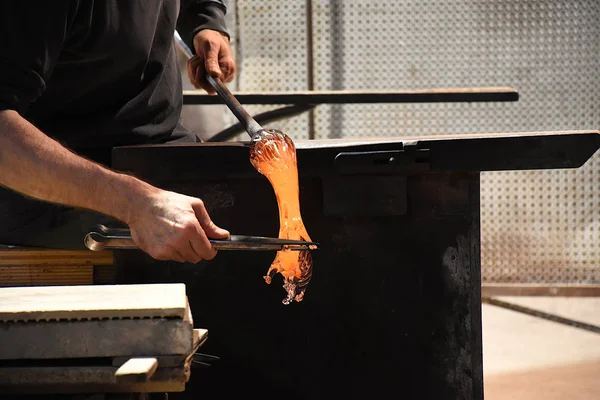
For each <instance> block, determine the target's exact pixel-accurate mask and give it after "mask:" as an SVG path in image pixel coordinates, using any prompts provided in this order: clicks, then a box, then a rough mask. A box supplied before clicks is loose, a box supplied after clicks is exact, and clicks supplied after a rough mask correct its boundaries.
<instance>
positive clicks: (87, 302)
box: [0, 283, 187, 321]
mask: <svg viewBox="0 0 600 400" xmlns="http://www.w3.org/2000/svg"><path fill="white" fill-rule="evenodd" d="M186 312H187V298H186V294H185V285H184V284H182V283H174V284H149V285H105V286H49V287H15V288H3V289H0V321H31V320H35V321H38V320H58V319H81V318H86V319H87V318H148V317H149V318H156V317H178V318H184V316H185V314H186Z"/></svg>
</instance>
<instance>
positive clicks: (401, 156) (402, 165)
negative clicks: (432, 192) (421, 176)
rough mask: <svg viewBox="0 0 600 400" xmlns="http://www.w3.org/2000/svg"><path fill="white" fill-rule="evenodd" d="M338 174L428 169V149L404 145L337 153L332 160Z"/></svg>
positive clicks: (395, 172) (384, 172)
mask: <svg viewBox="0 0 600 400" xmlns="http://www.w3.org/2000/svg"><path fill="white" fill-rule="evenodd" d="M334 165H335V167H336V169H337V172H339V173H340V174H398V173H402V172H411V171H427V170H429V149H417V148H415V147H413V146H406V145H405V146H404V149H403V150H388V151H357V152H342V153H339V154H338V155H337V156H336V157H335V160H334Z"/></svg>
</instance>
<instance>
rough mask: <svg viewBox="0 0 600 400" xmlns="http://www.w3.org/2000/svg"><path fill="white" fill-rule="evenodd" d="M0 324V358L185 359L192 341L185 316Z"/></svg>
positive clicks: (191, 348)
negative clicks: (170, 357) (179, 357)
mask: <svg viewBox="0 0 600 400" xmlns="http://www.w3.org/2000/svg"><path fill="white" fill-rule="evenodd" d="M0 326H1V329H0V344H2V345H0V360H28V359H29V360H31V359H61V358H62V359H65V358H94V357H121V356H122V357H127V358H131V357H132V356H138V357H146V356H153V357H154V356H161V355H169V356H170V355H180V356H181V357H185V356H186V355H187V354H189V353H190V352H191V351H193V343H194V331H193V323H192V321H190V319H189V318H185V319H178V318H174V319H171V318H169V319H166V318H152V319H122V320H118V319H117V320H82V321H64V322H63V321H60V322H59V321H41V322H33V321H30V322H7V323H2V324H0ZM7 343H10V345H6V344H7ZM123 362H124V361H123Z"/></svg>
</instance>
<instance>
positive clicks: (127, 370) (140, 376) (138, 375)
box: [115, 357, 158, 384]
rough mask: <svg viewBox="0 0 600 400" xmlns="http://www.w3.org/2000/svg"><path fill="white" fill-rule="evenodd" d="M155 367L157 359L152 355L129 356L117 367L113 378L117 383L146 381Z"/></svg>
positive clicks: (156, 366)
mask: <svg viewBox="0 0 600 400" xmlns="http://www.w3.org/2000/svg"><path fill="white" fill-rule="evenodd" d="M157 368H158V360H157V359H156V358H154V357H146V358H130V359H129V360H127V361H126V362H125V364H123V365H121V366H120V367H119V368H118V369H117V371H116V372H115V380H116V382H117V383H119V384H123V383H137V382H146V381H148V380H150V378H151V377H152V375H154V372H156V369H157Z"/></svg>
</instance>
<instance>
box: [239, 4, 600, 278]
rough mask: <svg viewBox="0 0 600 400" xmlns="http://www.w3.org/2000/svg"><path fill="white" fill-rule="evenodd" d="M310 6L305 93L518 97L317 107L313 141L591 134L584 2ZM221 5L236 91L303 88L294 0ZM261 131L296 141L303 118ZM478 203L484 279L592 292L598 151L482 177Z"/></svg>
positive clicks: (590, 21)
mask: <svg viewBox="0 0 600 400" xmlns="http://www.w3.org/2000/svg"><path fill="white" fill-rule="evenodd" d="M311 4H312V23H313V29H314V33H313V41H314V44H313V46H314V61H313V65H314V77H315V80H314V82H315V87H314V88H315V89H316V90H327V89H357V90H358V89H422V88H432V87H472V86H511V87H514V88H516V89H518V90H519V92H520V96H521V97H520V100H519V101H518V102H516V103H505V104H498V103H497V104H494V103H482V104H409V105H340V106H319V107H318V108H317V110H316V112H315V134H316V138H336V137H350V136H354V137H373V136H414V135H435V134H444V133H472V132H481V133H484V132H515V131H542V130H572V129H598V128H600V23H599V22H598V21H600V2H598V1H597V0H585V1H584V0H579V1H569V2H565V1H559V0H554V1H543V0H541V1H533V0H503V1H497V0H478V1H476V0H452V1H448V0H403V1H396V0H387V1H374V0H361V1H349V0H342V1H336V0H313V1H312V3H311ZM229 8H230V10H231V13H233V14H235V15H234V16H233V17H231V18H233V20H234V21H235V23H234V26H235V28H234V29H232V31H233V32H234V41H235V43H236V45H237V46H238V47H237V48H236V54H237V56H238V62H239V68H240V76H239V80H238V81H237V82H236V85H237V86H236V88H237V89H240V90H257V91H270V90H306V89H307V87H308V82H307V76H308V64H307V21H308V19H307V12H306V10H307V8H306V2H305V1H277V0H237V1H234V0H231V1H230V2H229ZM249 108H250V109H251V111H253V112H256V111H258V110H259V109H260V110H261V111H262V110H263V109H266V108H272V107H249ZM232 122H233V121H232ZM271 126H273V127H278V128H280V129H282V130H284V131H285V132H287V133H288V134H289V135H290V136H292V137H293V138H294V139H304V138H307V137H308V136H307V135H308V118H307V116H306V115H303V116H300V117H295V118H292V119H290V120H288V121H285V122H275V123H273V124H271ZM507 157H510V155H507ZM481 200H482V202H481V204H482V205H481V217H482V238H481V239H482V249H481V250H482V268H483V270H482V274H483V280H484V281H494V282H550V283H552V282H556V283H558V282H560V283H600V233H599V231H600V154H596V155H595V156H594V157H593V159H592V160H590V162H588V163H587V164H586V165H585V166H584V167H582V168H581V169H578V170H558V171H556V170H555V171H528V172H503V173H484V174H483V176H482V185H481Z"/></svg>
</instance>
